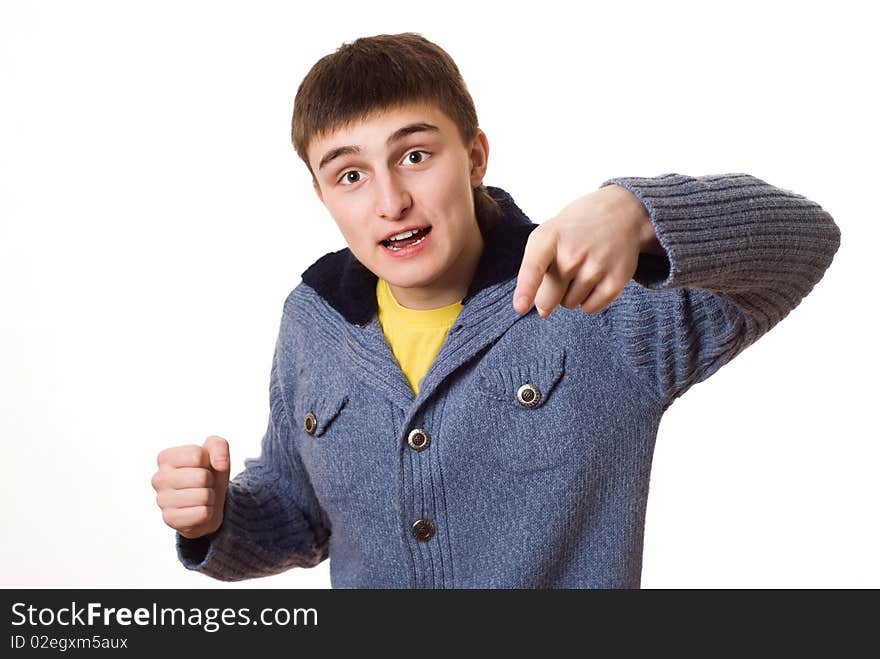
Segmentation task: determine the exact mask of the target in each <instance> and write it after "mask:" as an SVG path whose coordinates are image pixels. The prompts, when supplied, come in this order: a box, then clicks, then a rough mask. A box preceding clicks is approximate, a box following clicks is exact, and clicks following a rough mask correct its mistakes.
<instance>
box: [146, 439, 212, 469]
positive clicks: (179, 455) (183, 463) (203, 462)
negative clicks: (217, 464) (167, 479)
mask: <svg viewBox="0 0 880 659" xmlns="http://www.w3.org/2000/svg"><path fill="white" fill-rule="evenodd" d="M156 462H158V463H159V466H160V467H162V466H163V465H164V466H167V467H173V468H177V467H210V466H211V456H210V455H209V454H208V452H207V451H205V450H203V449H202V447H201V446H197V445H196V444H186V445H184V446H173V447H171V448H166V449H165V450H164V451H162V452H161V453H159V457H158V458H157V459H156Z"/></svg>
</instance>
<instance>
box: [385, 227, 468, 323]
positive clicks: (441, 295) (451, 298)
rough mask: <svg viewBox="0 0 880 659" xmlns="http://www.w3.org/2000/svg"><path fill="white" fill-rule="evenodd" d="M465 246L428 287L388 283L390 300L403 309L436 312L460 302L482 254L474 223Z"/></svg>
mask: <svg viewBox="0 0 880 659" xmlns="http://www.w3.org/2000/svg"><path fill="white" fill-rule="evenodd" d="M472 228H473V231H472V232H471V235H470V236H469V237H468V240H467V241H466V242H465V247H464V249H462V251H461V253H460V254H459V256H458V258H457V259H456V260H455V261H454V262H453V263H452V264H451V265H450V266H449V267H448V268H447V269H446V271H445V272H444V273H443V274H442V275H440V277H438V278H437V279H436V280H434V281H433V282H431V284H430V285H429V286H422V287H419V286H413V287H410V288H403V287H401V286H396V285H394V284H392V283H391V282H388V287H389V288H390V289H391V292H392V294H393V295H394V299H395V300H397V302H398V303H399V304H401V305H402V306H404V307H406V308H407V309H419V310H427V309H439V308H440V307H445V306H448V305H450V304H453V303H455V302H458V301H459V300H461V299H462V298H463V297H464V296H465V294H467V291H468V287H469V286H470V284H471V280H472V279H473V277H474V272H475V271H476V269H477V264H478V263H479V262H480V256H481V255H482V253H483V236H482V234H481V233H480V229H479V227H478V226H477V223H476V222H474V223H473V225H472Z"/></svg>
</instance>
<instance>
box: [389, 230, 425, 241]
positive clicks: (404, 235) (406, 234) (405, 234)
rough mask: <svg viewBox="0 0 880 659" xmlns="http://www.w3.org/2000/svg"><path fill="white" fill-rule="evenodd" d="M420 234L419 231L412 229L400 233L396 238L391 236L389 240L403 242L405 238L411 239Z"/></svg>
mask: <svg viewBox="0 0 880 659" xmlns="http://www.w3.org/2000/svg"><path fill="white" fill-rule="evenodd" d="M418 232H419V230H418V229H410V230H409V231H404V232H403V233H398V234H397V235H396V236H391V237H390V238H389V239H388V240H403V239H404V238H409V237H410V236H414V235H415V234H417V233H418Z"/></svg>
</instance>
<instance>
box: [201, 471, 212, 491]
mask: <svg viewBox="0 0 880 659" xmlns="http://www.w3.org/2000/svg"><path fill="white" fill-rule="evenodd" d="M199 486H200V487H205V488H210V487H214V475H213V474H212V473H211V472H210V471H208V470H207V469H200V470H199Z"/></svg>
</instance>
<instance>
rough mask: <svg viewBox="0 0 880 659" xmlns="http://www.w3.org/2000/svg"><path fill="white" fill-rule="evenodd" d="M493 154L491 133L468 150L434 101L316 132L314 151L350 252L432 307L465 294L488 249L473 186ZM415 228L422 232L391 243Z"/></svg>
mask: <svg viewBox="0 0 880 659" xmlns="http://www.w3.org/2000/svg"><path fill="white" fill-rule="evenodd" d="M343 147H354V148H343ZM487 156H488V143H487V141H486V136H485V134H483V132H482V131H479V133H478V135H477V137H476V138H475V139H474V141H473V142H472V143H471V144H469V145H467V146H465V145H464V144H463V143H462V140H461V137H460V135H459V132H458V128H457V127H456V126H455V124H454V123H453V122H452V120H451V119H450V118H449V117H447V116H446V114H445V113H443V112H442V111H441V110H440V109H438V108H437V107H435V106H434V105H432V104H413V105H408V106H406V107H404V108H402V109H395V110H387V111H385V112H383V113H381V114H377V115H374V116H372V117H370V118H369V119H367V120H366V121H362V122H359V123H356V124H354V125H352V126H351V127H348V128H343V129H340V130H338V131H336V132H335V133H333V134H331V135H328V136H326V137H321V138H315V139H313V140H312V143H311V144H310V145H309V149H308V158H309V163H310V164H311V167H312V171H313V172H315V177H316V181H315V190H316V192H317V194H318V197H319V198H320V199H321V201H322V202H323V203H324V205H325V206H326V207H327V210H329V211H330V214H331V215H332V216H333V219H334V220H335V221H336V224H337V225H338V226H339V229H340V231H341V232H342V235H343V237H344V238H345V241H346V242H347V243H348V246H349V249H350V250H351V252H352V253H353V254H354V256H355V257H356V258H357V259H358V260H359V261H360V262H361V263H363V264H364V265H365V266H366V267H367V268H368V269H369V270H371V271H372V272H373V273H375V274H376V275H377V276H379V277H381V278H382V279H385V280H386V281H388V282H389V284H391V285H392V290H397V291H398V292H401V293H407V299H409V300H410V301H414V300H415V301H424V303H425V304H426V305H427V306H426V307H425V308H431V305H430V301H431V300H443V302H442V303H443V304H448V303H451V301H454V300H448V301H447V300H446V299H445V298H444V292H445V293H446V297H448V294H449V293H450V291H453V290H454V291H456V293H457V294H458V297H460V296H461V295H463V294H464V290H466V288H467V284H468V283H469V281H470V276H471V275H472V274H473V266H475V264H476V260H477V258H478V257H479V253H480V251H481V250H482V238H481V235H480V231H479V228H478V225H477V223H476V216H475V214H474V203H473V188H474V187H476V186H477V185H479V184H480V183H481V182H482V179H483V174H484V173H485V165H486V159H487ZM410 228H416V229H418V230H419V233H418V234H416V235H414V236H413V237H412V238H410V239H406V240H402V241H400V242H398V243H397V245H395V244H394V243H389V242H387V239H388V238H389V236H393V235H397V234H400V233H401V232H404V231H406V230H408V229H410ZM413 241H416V242H415V244H409V243H412V242H413ZM462 278H465V279H467V281H463V279H462ZM462 287H463V288H464V290H462ZM400 289H405V290H403V291H401V290H400ZM396 297H398V301H401V302H402V303H404V304H406V303H405V302H403V300H401V296H400V295H396ZM407 306H408V305H407Z"/></svg>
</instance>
